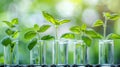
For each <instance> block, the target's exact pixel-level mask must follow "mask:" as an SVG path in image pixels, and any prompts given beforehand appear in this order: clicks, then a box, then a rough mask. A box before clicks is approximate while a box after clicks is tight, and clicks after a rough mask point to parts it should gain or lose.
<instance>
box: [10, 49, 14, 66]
mask: <svg viewBox="0 0 120 67" xmlns="http://www.w3.org/2000/svg"><path fill="white" fill-rule="evenodd" d="M12 54H13V51H12V48H11V47H10V64H12V63H13V61H12V60H14V59H13V56H12Z"/></svg>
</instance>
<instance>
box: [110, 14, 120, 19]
mask: <svg viewBox="0 0 120 67" xmlns="http://www.w3.org/2000/svg"><path fill="white" fill-rule="evenodd" d="M119 18H120V16H119V15H117V14H112V15H111V17H110V19H111V20H118V19H119Z"/></svg>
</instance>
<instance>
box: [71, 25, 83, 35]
mask: <svg viewBox="0 0 120 67" xmlns="http://www.w3.org/2000/svg"><path fill="white" fill-rule="evenodd" d="M70 31H71V32H74V33H76V34H80V32H81V28H80V26H73V27H71V28H70Z"/></svg>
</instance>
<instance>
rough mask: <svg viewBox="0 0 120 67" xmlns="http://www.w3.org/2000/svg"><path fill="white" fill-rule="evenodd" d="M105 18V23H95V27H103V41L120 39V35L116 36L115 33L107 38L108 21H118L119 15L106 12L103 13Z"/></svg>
mask: <svg viewBox="0 0 120 67" xmlns="http://www.w3.org/2000/svg"><path fill="white" fill-rule="evenodd" d="M103 16H104V18H105V21H104V22H103V21H102V20H100V19H99V20H97V21H96V22H95V23H94V25H93V27H98V26H103V37H102V38H103V39H120V35H118V34H115V33H110V34H108V35H107V36H106V30H107V23H108V20H112V21H115V20H118V19H119V15H117V14H110V13H108V12H106V13H103Z"/></svg>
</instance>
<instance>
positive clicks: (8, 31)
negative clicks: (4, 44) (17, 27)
mask: <svg viewBox="0 0 120 67" xmlns="http://www.w3.org/2000/svg"><path fill="white" fill-rule="evenodd" d="M5 33H6V34H7V35H9V36H10V35H12V34H13V33H14V31H12V30H11V29H9V28H8V29H6V30H5Z"/></svg>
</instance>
